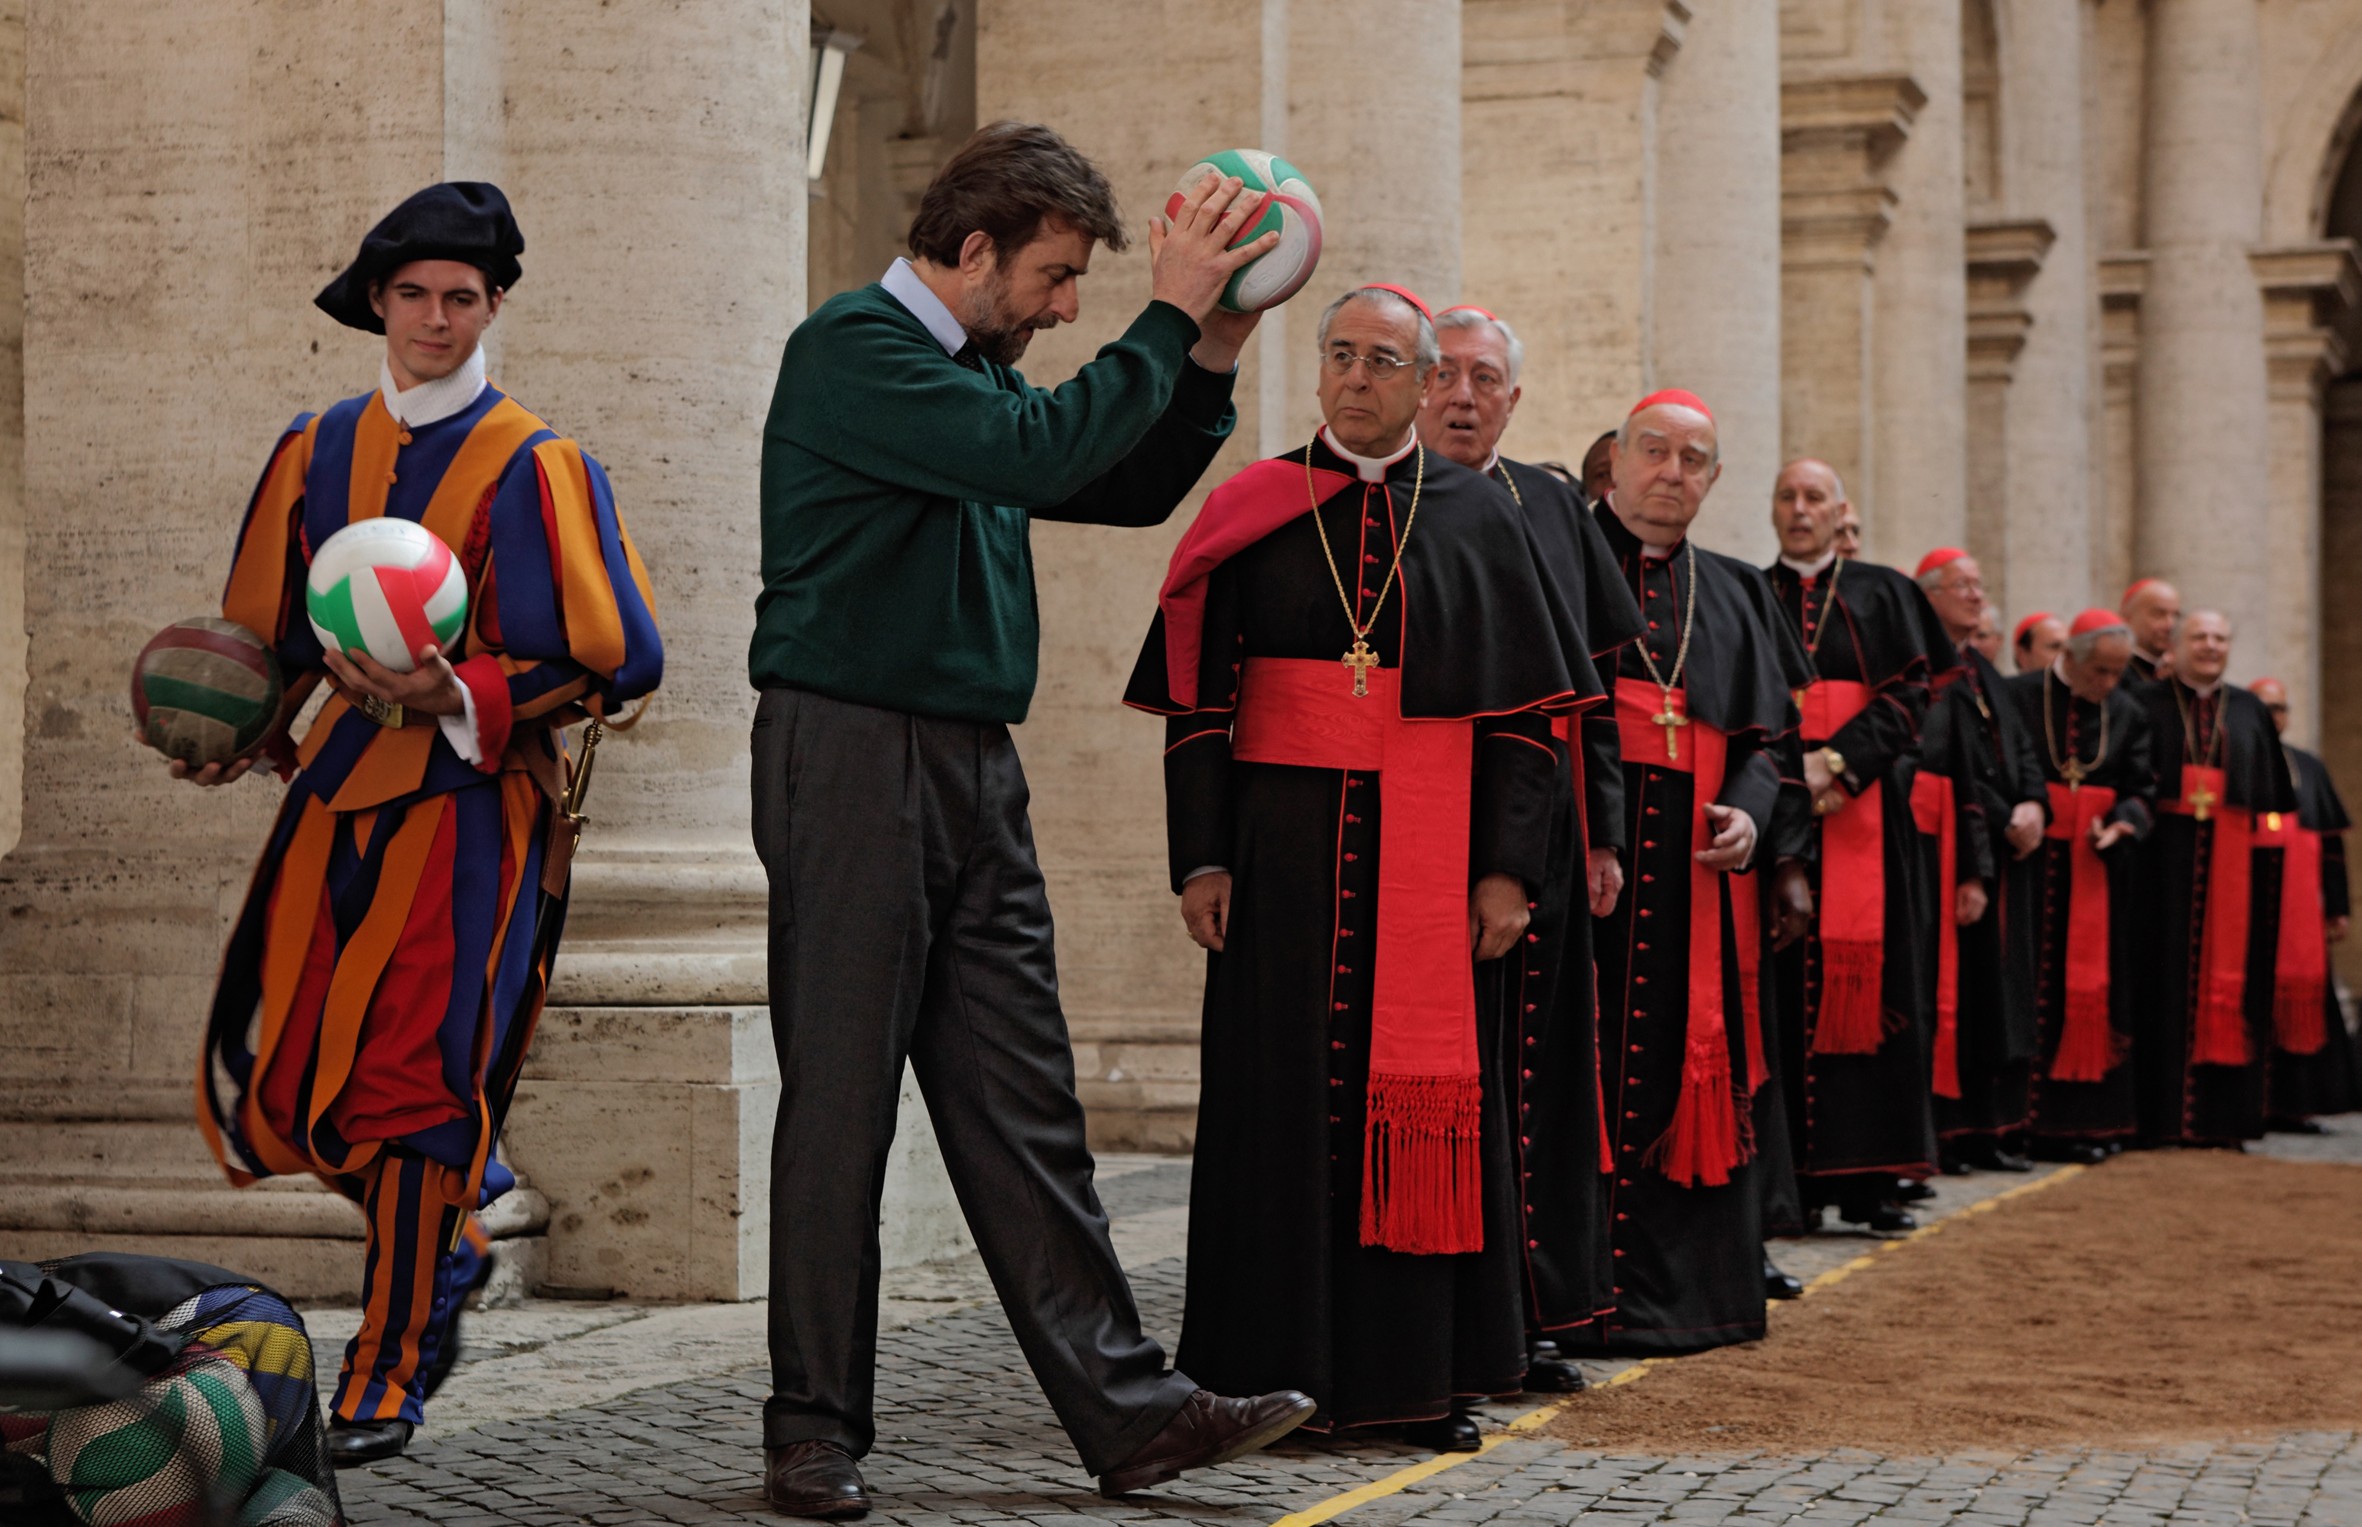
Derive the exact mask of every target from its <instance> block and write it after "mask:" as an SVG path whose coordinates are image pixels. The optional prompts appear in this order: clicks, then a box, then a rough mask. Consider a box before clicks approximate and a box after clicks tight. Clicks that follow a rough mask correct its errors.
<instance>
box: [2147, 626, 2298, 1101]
mask: <svg viewBox="0 0 2362 1527" xmlns="http://www.w3.org/2000/svg"><path fill="white" fill-rule="evenodd" d="M2230 660H2231V623H2230V621H2229V620H2228V619H2227V618H2225V617H2224V616H2223V615H2222V614H2220V613H2219V612H2217V611H2214V610H2194V611H2192V612H2191V613H2190V614H2189V615H2188V616H2187V617H2186V618H2185V619H2184V620H2183V621H2182V623H2181V626H2180V628H2179V629H2178V630H2176V631H2175V633H2174V639H2173V657H2172V666H2171V671H2170V672H2168V673H2167V674H2166V675H2165V676H2164V677H2162V678H2160V679H2158V680H2157V681H2156V682H2155V683H2152V684H2147V685H2144V686H2142V688H2141V690H2140V693H2139V699H2140V702H2141V706H2142V708H2143V709H2144V710H2145V711H2146V712H2147V713H2148V717H2149V734H2150V739H2151V749H2150V756H2149V765H2150V773H2151V775H2152V777H2153V778H2154V780H2155V784H2156V795H2157V809H2158V811H2159V813H2160V814H2161V815H2160V819H2159V821H2158V824H2157V831H2156V832H2155V833H2154V834H2153V835H2151V837H2150V839H2149V841H2148V843H2147V844H2146V845H2145V851H2144V862H2143V866H2142V874H2141V876H2140V892H2141V904H2140V914H2139V926H2140V933H2139V939H2140V956H2141V957H2140V970H2141V976H2142V993H2141V1002H2140V1006H2139V1008H2138V1009H2137V1011H2138V1014H2139V1019H2140V1025H2141V1027H2140V1030H2139V1033H2138V1035H2137V1037H2136V1039H2135V1041H2134V1049H2135V1055H2136V1059H2137V1062H2138V1065H2139V1097H2140V1133H2141V1138H2142V1139H2143V1140H2145V1141H2147V1142H2148V1143H2150V1144H2152V1145H2173V1144H2186V1145H2228V1144H2232V1143H2235V1142H2237V1141H2241V1140H2252V1139H2255V1138H2257V1137H2258V1136H2260V1135H2261V1134H2262V1133H2263V1127H2264V1079H2265V1074H2266V1071H2267V1069H2268V1066H2269V1062H2270V1059H2271V1051H2272V1043H2273V1011H2272V1010H2273V990H2274V987H2275V984H2276V974H2277V964H2278V959H2277V957H2278V952H2279V942H2278V941H2279V936H2280V918H2279V912H2280V870H2281V862H2280V861H2281V853H2280V851H2279V850H2277V849H2274V848H2270V847H2263V848H2260V849H2259V846H2258V843H2257V834H2258V832H2259V831H2263V830H2266V829H2269V828H2272V827H2275V826H2277V825H2278V824H2276V823H2274V822H2272V821H2271V820H2270V818H2271V817H2272V816H2273V815H2274V814H2275V813H2278V814H2283V815H2286V814H2293V813H2294V812H2295V810H2296V791H2295V789H2294V787H2293V786H2292V785H2291V784H2290V782H2289V775H2288V758H2287V755H2286V754H2285V753H2283V752H2282V751H2281V748H2280V735H2279V733H2278V732H2276V731H2274V730H2273V729H2272V718H2271V715H2270V713H2269V712H2267V711H2266V710H2265V709H2264V703H2263V701H2261V700H2258V699H2257V698H2256V697H2255V696H2254V695H2252V694H2249V693H2248V692H2247V691H2246V690H2244V689H2241V688H2240V687H2239V686H2237V685H2236V684H2228V683H2225V682H2224V680H2223V671H2224V669H2225V668H2227V667H2228V666H2229V664H2230Z"/></svg>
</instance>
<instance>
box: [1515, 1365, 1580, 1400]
mask: <svg viewBox="0 0 2362 1527" xmlns="http://www.w3.org/2000/svg"><path fill="white" fill-rule="evenodd" d="M1590 1387H1591V1381H1590V1380H1589V1379H1587V1378H1585V1377H1583V1370H1582V1369H1580V1368H1578V1367H1576V1366H1575V1365H1574V1364H1573V1363H1570V1362H1568V1361H1567V1360H1566V1359H1565V1358H1563V1357H1533V1358H1529V1359H1527V1361H1526V1365H1525V1392H1526V1393H1527V1394H1581V1393H1582V1392H1583V1391H1584V1390H1586V1389H1588V1388H1590Z"/></svg>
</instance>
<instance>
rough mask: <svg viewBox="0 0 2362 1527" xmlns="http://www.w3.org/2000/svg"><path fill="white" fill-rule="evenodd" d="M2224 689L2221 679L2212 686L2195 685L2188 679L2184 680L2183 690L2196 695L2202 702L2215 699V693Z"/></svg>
mask: <svg viewBox="0 0 2362 1527" xmlns="http://www.w3.org/2000/svg"><path fill="white" fill-rule="evenodd" d="M2222 687H2223V681H2222V680H2220V679H2217V680H2215V681H2214V682H2213V683H2212V684H2193V683H2191V682H2190V681H2189V680H2188V679H2184V680H2182V688H2184V689H2186V690H2188V691H2189V692H2190V693H2192V694H2194V695H2196V696H2197V697H2198V698H2199V699H2201V700H2211V699H2213V698H2214V692H2215V691H2216V690H2218V689H2220V688H2222Z"/></svg>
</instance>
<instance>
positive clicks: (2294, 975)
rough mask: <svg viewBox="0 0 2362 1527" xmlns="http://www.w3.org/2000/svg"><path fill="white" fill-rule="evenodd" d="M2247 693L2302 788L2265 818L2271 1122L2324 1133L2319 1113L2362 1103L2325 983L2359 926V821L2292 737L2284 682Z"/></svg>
mask: <svg viewBox="0 0 2362 1527" xmlns="http://www.w3.org/2000/svg"><path fill="white" fill-rule="evenodd" d="M2248 688H2249V689H2250V690H2252V691H2253V692H2254V694H2255V697H2256V698H2257V699H2258V700H2261V701H2262V702H2263V703H2264V711H2265V713H2266V714H2267V715H2269V716H2270V717H2271V718H2272V726H2273V729H2274V730H2276V731H2278V732H2279V733H2281V742H2280V750H2281V751H2282V752H2284V753H2286V754H2287V755H2288V772H2289V773H2290V775H2291V776H2293V778H2294V781H2295V784H2296V811H2295V812H2294V814H2290V813H2287V812H2283V813H2281V816H2280V823H2279V825H2278V826H2277V827H2274V826H2272V825H2271V822H2270V819H2269V818H2268V817H2267V818H2266V821H2265V833H2266V834H2267V835H2268V841H2269V842H2270V843H2271V844H2272V845H2273V846H2276V847H2278V848H2279V850H2280V852H2281V854H2282V856H2283V868H2282V871H2281V877H2280V944H2279V948H2278V950H2277V951H2276V953H2275V958H2274V960H2273V965H2274V968H2275V970H2276V972H2277V976H2278V982H2277V989H2276V990H2275V991H2274V992H2273V995H2272V1072H2271V1076H2270V1078H2269V1085H2268V1088H2267V1091H2266V1102H2267V1104H2268V1105H2269V1108H2270V1113H2269V1115H2268V1116H2267V1118H2266V1120H2265V1123H2266V1125H2267V1126H2268V1127H2269V1128H2272V1129H2275V1130H2288V1131H2293V1132H2296V1133H2301V1134H2319V1133H2320V1132H2321V1126H2320V1125H2318V1124H2316V1123H2314V1122H2313V1120H2314V1118H2315V1117H2316V1116H2317V1115H2321V1114H2333V1113H2345V1112H2348V1111H2350V1110H2351V1109H2352V1108H2353V1107H2354V1106H2355V1103H2356V1102H2357V1100H2358V1099H2362V1089H2357V1086H2356V1081H2357V1078H2356V1076H2355V1073H2354V1059H2355V1057H2354V1045H2353V1040H2352V1037H2351V1036H2350V1035H2348V1034H2347V1032H2346V1020H2345V1015H2344V1014H2343V1013H2342V1012H2340V1011H2339V1010H2338V1001H2337V989H2336V983H2334V982H2333V981H2331V980H2330V978H2329V975H2330V973H2329V946H2330V945H2332V944H2336V943H2340V942H2342V941H2343V940H2344V939H2345V936H2346V934H2347V933H2348V932H2349V931H2350V930H2351V929H2352V926H2353V915H2352V914H2353V900H2352V894H2351V888H2350V887H2349V886H2348V885H2347V883H2346V833H2347V831H2348V830H2349V829H2350V828H2351V827H2352V826H2353V822H2352V819H2351V818H2349V817H2348V816H2347V815H2346V805H2345V802H2344V801H2343V800H2340V799H2339V798H2338V793H2337V786H2336V784H2335V783H2334V782H2332V781H2331V779H2330V777H2329V766H2328V765H2327V764H2325V763H2323V762H2322V761H2321V755H2320V754H2318V753H2313V752H2308V751H2307V750H2306V749H2304V748H2300V747H2298V746H2297V745H2296V744H2295V743H2293V742H2290V741H2288V740H2287V732H2288V686H2287V685H2286V684H2283V683H2281V682H2280V681H2279V680H2278V679H2258V680H2256V681H2255V682H2254V683H2253V684H2250V685H2249V686H2248Z"/></svg>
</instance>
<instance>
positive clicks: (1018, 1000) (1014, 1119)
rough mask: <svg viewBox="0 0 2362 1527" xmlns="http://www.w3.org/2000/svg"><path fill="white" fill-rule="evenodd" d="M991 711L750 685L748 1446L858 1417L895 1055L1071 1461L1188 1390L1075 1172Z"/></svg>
mask: <svg viewBox="0 0 2362 1527" xmlns="http://www.w3.org/2000/svg"><path fill="white" fill-rule="evenodd" d="M1026 801H1027V794H1026V788H1025V774H1024V771H1023V769H1021V768H1020V767H1019V765H1018V762H1017V749H1016V745H1015V744H1014V743H1013V742H1012V741H1011V740H1010V737H1009V730H1008V728H1007V727H1005V726H1002V725H1000V724H998V723H982V722H968V721H945V720H938V719H935V718H932V717H927V716H914V715H909V714H906V713H904V712H900V711H891V710H881V709H878V708H876V707H874V706H867V705H856V704H852V703H850V702H847V701H842V700H832V699H828V698H826V697H825V696H821V695H817V694H814V693H812V692H810V691H808V690H798V689H768V690H765V691H764V692H763V695H762V699H761V703H760V704H759V705H758V707H757V708H756V711H755V723H754V837H755V850H756V852H757V853H759V854H760V855H761V856H762V860H763V866H764V868H765V869H766V870H767V871H768V872H769V875H770V880H771V924H770V975H771V1030H772V1037H773V1040H774V1042H775V1043H776V1045H777V1046H778V1050H779V1083H780V1087H779V1123H778V1128H777V1132H776V1133H775V1134H774V1135H773V1137H772V1143H771V1310H770V1327H771V1331H770V1335H771V1369H772V1394H771V1398H770V1400H769V1401H768V1402H767V1403H766V1404H765V1405H764V1407H763V1441H764V1444H765V1445H766V1446H773V1447H775V1446H779V1445H781V1444H783V1443H790V1442H801V1441H807V1440H822V1441H828V1442H833V1443H836V1444H838V1445H839V1446H842V1447H844V1448H845V1449H847V1450H848V1451H850V1452H852V1453H853V1454H854V1455H855V1456H859V1455H861V1454H863V1453H866V1452H867V1451H868V1450H869V1447H870V1444H871V1442H872V1441H873V1440H874V1438H875V1435H876V1428H875V1425H874V1422H873V1419H872V1416H871V1408H872V1403H873V1396H874V1388H875V1385H874V1374H873V1369H874V1367H875V1364H876V1358H877V1316H878V1307H877V1300H878V1210H879V1198H880V1192H881V1190H882V1188H883V1185H884V1181H885V1171H886V1151H887V1147H888V1145H889V1144H891V1143H892V1140H893V1137H894V1117H895V1100H896V1097H897V1095H898V1094H899V1092H900V1090H901V1082H902V1069H903V1062H904V1060H905V1059H906V1058H907V1059H908V1061H909V1062H910V1065H911V1069H912V1070H913V1071H914V1072H915V1073H916V1075H917V1077H918V1082H919V1087H920V1090H921V1091H922V1092H923V1093H924V1094H925V1096H926V1100H927V1109H928V1112H929V1114H930V1115H931V1116H932V1117H933V1120H934V1125H935V1137H936V1139H937V1141H938V1142H939V1143H940V1144H941V1146H942V1148H943V1161H944V1165H945V1166H946V1167H947V1168H948V1169H949V1172H950V1176H951V1184H952V1188H953V1190H954V1191H955V1192H956V1193H957V1194H958V1195H959V1201H960V1208H961V1211H962V1212H963V1213H964V1214H965V1215H966V1216H967V1221H968V1227H969V1229H970V1230H971V1231H972V1232H973V1233H974V1234H975V1237H976V1244H977V1248H978V1250H979V1251H981V1252H982V1254H983V1258H984V1265H985V1267H986V1268H987V1269H988V1270H989V1271H990V1272H991V1274H992V1282H993V1287H994V1288H995V1289H996V1290H997V1291H998V1292H999V1294H1000V1299H1001V1307H1002V1309H1003V1310H1004V1311H1005V1312H1006V1313H1007V1315H1008V1319H1009V1324H1010V1326H1011V1327H1012V1328H1013V1329H1014V1330H1015V1332H1016V1334H1017V1340H1018V1344H1019V1345H1020V1346H1021V1347H1023V1348H1024V1351H1025V1357H1026V1360H1027V1361H1028V1362H1029V1363H1031V1364H1032V1366H1033V1371H1034V1376H1035V1377H1036V1378H1037V1379H1038V1380H1039V1381H1040V1383H1041V1386H1042V1389H1043V1392H1044V1393H1045V1394H1047V1395H1048V1397H1049V1400H1050V1406H1051V1408H1052V1409H1053V1410H1054V1411H1055V1412H1056V1413H1057V1416H1058V1419H1059V1422H1060V1423H1061V1424H1062V1425H1064V1426H1065V1428H1066V1433H1067V1435H1068V1436H1069V1437H1070V1438H1072V1439H1073V1441H1074V1445H1075V1449H1076V1451H1077V1452H1078V1453H1080V1454H1081V1456H1082V1462H1083V1466H1084V1468H1086V1469H1087V1470H1089V1471H1090V1472H1092V1473H1094V1474H1099V1473H1104V1472H1106V1471H1107V1470H1109V1469H1111V1468H1113V1467H1115V1466H1116V1465H1118V1464H1121V1463H1123V1462H1125V1461H1126V1460H1127V1459H1129V1458H1130V1457H1131V1456H1132V1455H1133V1454H1135V1453H1136V1452H1138V1451H1139V1449H1140V1448H1141V1447H1142V1446H1143V1445H1145V1444H1146V1443H1147V1442H1148V1440H1149V1439H1150V1438H1152V1437H1154V1436H1155V1435H1156V1434H1157V1432H1158V1431H1160V1430H1162V1429H1163V1427H1164V1425H1165V1423H1166V1422H1167V1421H1169V1420H1170V1419H1171V1418H1172V1417H1173V1415H1174V1414H1175V1413H1176V1412H1177V1411H1178V1410H1179V1409H1180V1407H1181V1405H1182V1403H1183V1402H1184V1401H1185V1400H1187V1399H1188V1397H1189V1394H1190V1392H1191V1390H1192V1389H1193V1388H1194V1387H1195V1386H1194V1385H1192V1384H1191V1383H1190V1382H1189V1380H1188V1379H1186V1378H1184V1377H1182V1376H1181V1375H1180V1374H1177V1373H1172V1372H1168V1371H1167V1370H1166V1368H1165V1359H1164V1353H1163V1352H1162V1351H1161V1350H1160V1349H1159V1348H1158V1347H1157V1345H1156V1343H1155V1342H1153V1341H1150V1340H1149V1339H1148V1338H1147V1337H1146V1336H1144V1335H1143V1334H1142V1333H1141V1330H1140V1317H1139V1313H1138V1311H1137V1309H1136V1308H1135V1307H1134V1305H1133V1302H1132V1290H1131V1285H1130V1284H1129V1283H1128V1282H1127V1281H1126V1280H1125V1277H1124V1271H1123V1267H1122V1266H1121V1264H1119V1263H1118V1262H1117V1261H1116V1257H1115V1248H1114V1246H1113V1245H1112V1244H1111V1242H1110V1241H1109V1239H1108V1232H1107V1215H1106V1212H1105V1211H1104V1210H1103V1209H1102V1208H1101V1207H1100V1204H1099V1195H1098V1193H1097V1191H1096V1190H1095V1189H1094V1188H1093V1187H1092V1183H1091V1153H1090V1149H1089V1147H1088V1146H1086V1145H1085V1144H1084V1141H1083V1110H1082V1105H1081V1103H1080V1102H1078V1101H1077V1100H1076V1097H1075V1090H1074V1055H1073V1051H1072V1050H1071V1048H1070V1047H1069V1045H1068V1042H1067V1036H1066V1017H1065V1014H1064V1012H1063V1011H1062V1010H1061V1009H1060V1007H1059V1005H1058V975H1057V967H1056V961H1055V957H1054V955H1053V952H1052V948H1051V934H1050V906H1049V900H1048V898H1047V896H1046V895H1045V894H1044V890H1043V885H1042V874H1041V867H1040V865H1039V864H1038V863H1037V862H1036V861H1035V859H1034V851H1033V829H1032V827H1031V825H1030V823H1029V822H1028V821H1027V818H1026Z"/></svg>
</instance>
